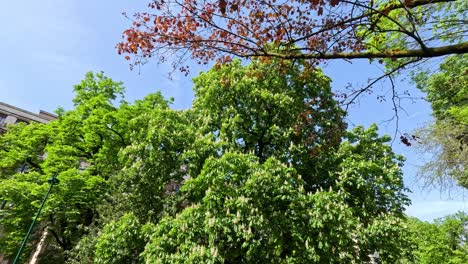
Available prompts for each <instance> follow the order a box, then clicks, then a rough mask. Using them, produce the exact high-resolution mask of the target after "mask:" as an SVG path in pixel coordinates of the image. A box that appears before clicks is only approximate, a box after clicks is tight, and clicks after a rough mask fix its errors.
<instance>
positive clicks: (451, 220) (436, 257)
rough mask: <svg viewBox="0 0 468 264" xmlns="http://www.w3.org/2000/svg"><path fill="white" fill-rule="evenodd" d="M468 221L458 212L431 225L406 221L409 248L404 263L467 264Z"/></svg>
mask: <svg viewBox="0 0 468 264" xmlns="http://www.w3.org/2000/svg"><path fill="white" fill-rule="evenodd" d="M467 221H468V218H467V216H466V214H465V213H463V212H458V213H456V214H454V215H449V216H446V217H444V218H440V219H437V220H435V222H434V223H428V222H423V221H420V220H418V219H415V218H409V219H408V228H409V231H410V241H411V244H412V246H411V248H410V249H409V250H408V251H409V252H408V257H407V258H406V259H405V261H407V262H404V261H403V263H408V262H409V263H423V264H430V263H434V264H436V263H453V264H455V263H466V262H467V261H468V257H467V256H468V247H467V244H466V240H467V238H468V233H467V231H468V230H467V229H466V225H467V223H468V222H467Z"/></svg>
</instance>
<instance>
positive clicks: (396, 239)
mask: <svg viewBox="0 0 468 264" xmlns="http://www.w3.org/2000/svg"><path fill="white" fill-rule="evenodd" d="M311 67H312V65H310V64H309V63H307V62H306V61H296V62H292V61H281V60H269V61H263V62H262V61H259V60H256V61H253V62H252V63H251V64H249V65H242V64H241V63H240V61H236V60H235V61H233V63H231V64H229V65H225V66H218V67H215V68H213V69H211V70H209V71H207V72H205V73H201V74H200V75H199V76H198V77H197V78H195V80H194V82H195V88H194V90H195V95H196V98H195V100H194V104H193V107H192V108H191V109H188V110H183V111H180V110H179V111H178V110H172V109H170V108H169V101H167V100H165V99H164V98H163V97H162V96H161V95H160V94H152V95H149V96H147V97H145V98H144V99H143V100H138V101H136V102H134V103H128V102H126V101H124V100H120V102H118V101H116V100H119V99H121V98H122V95H123V86H122V84H121V83H118V82H115V81H113V80H111V79H110V78H108V77H105V76H104V75H102V74H100V73H99V74H92V73H89V74H88V75H87V76H86V78H85V80H84V81H83V82H81V83H80V84H79V85H77V86H75V92H76V97H75V99H74V103H75V108H74V109H73V110H70V111H64V110H61V111H60V117H59V119H58V120H56V121H53V122H51V123H49V124H45V125H44V124H43V125H38V124H29V125H25V124H20V125H14V126H11V127H9V129H8V132H7V133H6V135H4V136H2V137H0V140H1V141H2V144H1V146H2V150H1V151H2V155H0V166H1V173H2V174H1V176H2V185H1V186H0V197H1V199H2V200H6V201H7V206H6V207H5V208H4V209H3V210H1V211H0V212H1V218H0V225H1V227H2V230H3V231H2V232H3V234H2V235H3V237H2V247H1V248H2V253H6V254H10V255H11V254H12V253H14V249H15V246H16V245H18V243H19V241H20V238H21V236H22V235H23V234H24V233H25V232H26V228H27V225H28V224H29V221H30V219H31V217H32V214H33V213H34V211H35V208H37V206H38V201H39V200H40V198H41V196H42V194H43V193H44V191H45V189H46V184H45V183H46V180H45V179H46V177H47V175H50V173H52V172H56V171H58V172H59V176H58V178H59V179H60V180H61V182H60V184H59V185H58V186H57V189H56V190H55V191H54V192H53V193H52V194H51V197H50V199H49V200H48V201H47V208H45V209H44V211H43V214H42V217H41V219H40V223H39V224H38V226H37V227H36V229H35V232H34V234H35V235H36V237H37V236H38V235H39V234H41V232H42V230H43V229H45V228H46V229H47V230H50V232H52V234H53V236H52V238H50V239H49V240H48V241H49V246H48V250H49V251H51V249H53V248H58V249H56V253H55V254H57V255H59V256H60V257H61V258H62V261H66V262H68V263H141V262H150V263H158V262H160V263H165V262H171V261H172V262H174V263H182V262H184V263H185V262H200V261H201V262H216V263H218V262H226V263H239V262H244V263H250V262H257V261H260V260H262V261H263V260H269V261H270V262H273V263H286V262H299V263H322V262H330V263H342V262H362V261H367V260H368V259H369V255H370V254H373V253H374V252H376V251H377V252H379V254H380V256H381V257H382V259H383V260H384V261H385V262H388V263H393V262H394V261H395V260H397V259H399V258H401V255H402V253H403V251H402V249H403V248H404V247H405V245H407V244H406V243H407V239H405V237H404V236H401V235H400V234H402V232H404V229H403V228H404V219H405V217H404V214H403V212H404V207H405V206H406V205H408V204H409V199H408V198H407V196H406V195H405V193H404V192H405V191H406V188H405V186H404V185H403V180H402V171H401V166H402V162H403V158H402V157H401V156H398V155H396V154H394V153H393V152H392V150H391V148H390V146H388V145H387V144H386V143H387V142H388V141H389V140H390V138H389V137H387V136H384V137H379V136H378V133H377V127H376V126H375V125H374V126H371V127H370V128H368V129H364V128H363V127H357V128H355V129H353V130H351V131H347V130H346V124H345V122H344V121H343V120H342V117H343V111H342V110H341V109H340V108H339V107H338V104H337V102H336V101H335V100H334V99H333V94H332V93H331V90H330V80H329V78H327V77H326V76H324V75H323V73H321V71H320V70H318V69H313V68H311ZM44 153H45V154H46V155H42V154H44ZM39 154H41V155H42V157H40V158H39V157H38V155H39ZM84 162H85V163H84ZM22 164H26V166H27V169H24V170H22V171H17V168H19V167H21V165H22ZM84 165H86V166H84ZM26 193H27V194H28V195H26ZM29 193H33V194H34V195H29ZM32 241H35V239H33V240H32ZM32 245H34V242H31V244H30V246H32Z"/></svg>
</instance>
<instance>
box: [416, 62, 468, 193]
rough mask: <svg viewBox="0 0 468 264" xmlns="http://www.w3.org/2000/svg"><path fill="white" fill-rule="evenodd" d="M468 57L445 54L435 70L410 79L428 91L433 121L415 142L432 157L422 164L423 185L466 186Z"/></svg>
mask: <svg viewBox="0 0 468 264" xmlns="http://www.w3.org/2000/svg"><path fill="white" fill-rule="evenodd" d="M467 69H468V56H467V55H457V56H451V57H447V58H446V59H445V60H444V62H443V63H442V64H441V65H440V68H439V70H438V71H437V72H435V73H430V72H420V73H418V74H416V75H415V76H414V77H413V79H414V81H415V83H416V84H417V86H418V88H420V89H421V90H422V91H424V92H426V93H427V100H428V101H429V102H430V103H431V106H432V109H433V116H434V119H435V121H434V123H433V124H430V125H429V126H428V127H425V128H422V129H420V130H419V131H417V133H416V134H417V135H418V136H419V142H420V143H421V144H416V146H418V147H419V148H420V149H421V150H422V151H423V152H426V153H432V154H433V156H432V158H431V159H430V160H429V161H428V162H427V163H426V164H424V165H423V166H422V168H421V171H420V172H421V176H422V177H423V179H424V180H425V183H426V185H434V183H435V184H436V186H442V187H444V186H446V185H447V184H448V183H450V181H451V180H455V181H457V183H458V184H459V185H460V186H463V187H465V188H468V172H467V171H466V168H467V167H468V88H467V87H468V77H467V74H466V71H467Z"/></svg>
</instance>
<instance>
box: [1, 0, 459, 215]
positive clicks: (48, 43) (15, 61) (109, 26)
mask: <svg viewBox="0 0 468 264" xmlns="http://www.w3.org/2000/svg"><path fill="white" fill-rule="evenodd" d="M148 2H149V1H146V0H140V1H132V0H112V1H92V0H41V1H32V0H29V1H28V0H26V1H0V25H1V34H2V40H1V41H0V58H1V59H2V63H1V64H0V101H2V102H5V103H8V104H12V105H15V106H18V107H21V108H24V109H27V110H29V111H32V112H38V111H39V110H40V109H42V110H46V111H50V112H52V111H54V110H55V109H56V108H57V107H58V106H62V107H64V108H65V109H70V108H71V107H72V103H71V100H72V98H73V93H72V89H73V88H72V87H73V85H74V84H77V83H78V82H79V81H80V80H81V79H82V78H83V77H84V75H85V73H86V72H87V71H101V70H102V71H104V72H105V74H106V75H107V76H109V77H111V78H113V79H114V80H119V81H123V82H124V83H125V86H126V88H127V96H126V99H127V100H128V101H132V100H134V99H137V98H142V97H144V96H145V95H146V94H148V93H151V92H154V91H157V90H160V91H162V93H163V94H164V95H165V96H167V97H174V98H175V103H174V108H179V109H181V108H188V107H190V106H191V101H192V99H193V92H192V90H191V87H192V82H191V78H190V76H189V77H185V76H183V75H182V74H178V73H175V75H174V76H173V78H172V80H169V79H168V78H167V74H168V72H169V70H170V67H168V66H167V65H157V64H156V63H154V62H153V63H149V64H146V65H144V66H143V67H142V68H140V69H136V70H133V71H131V70H130V69H129V67H128V63H127V62H126V61H125V60H124V59H123V57H121V56H119V55H117V52H116V50H115V45H116V43H117V42H118V41H119V40H120V39H121V33H122V31H123V30H124V29H126V28H127V27H128V26H129V24H130V21H128V20H127V19H125V18H124V16H123V15H122V12H127V13H128V14H132V13H133V12H134V11H138V10H139V11H141V10H145V8H146V5H147V3H148ZM195 69H198V70H201V69H200V68H195ZM205 69H206V68H205ZM198 70H194V68H192V71H198ZM324 70H325V73H327V74H328V75H329V76H330V77H332V79H333V87H334V88H335V89H340V88H343V87H344V86H345V85H346V84H347V83H348V82H352V83H354V85H359V84H361V85H362V84H364V83H365V81H366V80H367V78H368V77H372V76H376V75H378V74H379V73H380V70H379V68H378V66H375V65H369V63H368V62H367V61H365V60H361V61H355V62H353V63H352V64H350V63H348V62H333V63H330V64H329V65H327V66H326V67H325V69H324ZM194 73H195V74H196V72H194ZM194 73H192V77H193V74H194ZM384 85H385V84H382V85H380V86H382V87H381V88H383V90H381V89H380V88H379V87H378V89H377V90H376V91H377V92H376V93H374V94H371V95H368V96H366V98H364V99H362V100H361V101H360V103H359V104H358V105H355V106H354V107H353V108H352V109H351V114H350V120H351V121H352V122H353V124H355V125H365V126H368V125H370V124H372V123H374V122H375V123H377V124H379V127H380V128H381V132H382V133H383V134H391V135H393V132H394V129H395V123H394V122H390V123H385V122H383V121H385V120H387V119H389V118H391V117H392V114H393V112H392V107H391V105H390V104H389V103H380V102H378V101H377V100H376V99H375V98H376V96H377V95H379V94H381V93H385V86H384ZM398 87H399V89H405V88H408V89H410V91H411V92H412V95H413V96H423V95H422V94H420V93H418V91H417V90H415V89H414V87H411V85H410V84H408V82H405V81H400V82H398ZM404 108H405V110H406V111H407V114H405V113H403V112H402V113H401V115H400V123H399V128H400V130H401V131H403V132H411V130H413V129H415V128H417V127H418V126H422V125H424V124H425V123H427V122H429V121H430V107H429V106H428V104H427V103H425V102H424V101H422V100H419V101H417V102H415V103H411V102H405V103H404ZM393 147H394V149H395V151H396V152H397V153H400V154H403V155H405V156H406V157H407V162H406V165H405V167H404V173H405V183H406V184H407V186H408V187H409V188H410V189H412V191H413V192H412V193H411V194H410V198H411V199H412V201H413V204H412V205H411V206H410V207H409V208H408V209H407V213H408V214H409V215H412V216H416V217H419V218H421V219H424V220H432V219H434V218H435V217H441V216H444V215H446V214H449V213H453V212H456V211H457V210H465V211H466V210H468V202H467V201H466V200H467V199H466V198H465V196H468V192H466V191H464V190H462V189H459V188H458V189H457V188H455V189H453V190H452V193H451V195H450V197H449V195H447V194H441V193H440V192H438V191H427V190H421V189H420V188H419V187H418V184H417V182H416V180H415V174H416V172H417V166H418V164H421V161H420V159H419V158H418V157H419V156H420V155H419V154H417V153H416V152H414V150H413V149H412V148H408V147H406V146H404V145H402V144H401V143H399V142H398V141H395V142H394V144H393Z"/></svg>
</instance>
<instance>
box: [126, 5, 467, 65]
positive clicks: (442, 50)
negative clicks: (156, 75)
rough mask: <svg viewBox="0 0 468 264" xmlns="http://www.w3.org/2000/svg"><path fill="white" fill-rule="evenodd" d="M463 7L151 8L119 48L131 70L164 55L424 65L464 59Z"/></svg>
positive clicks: (136, 19)
mask: <svg viewBox="0 0 468 264" xmlns="http://www.w3.org/2000/svg"><path fill="white" fill-rule="evenodd" d="M466 5H467V4H466V1H462V0H409V1H399V0H398V1H397V0H377V1H359V0H330V1H323V0H315V1H304V0H296V1H276V0H267V1H251V0H231V1H225V0H222V1H188V0H187V1H167V0H164V1H159V0H154V1H150V3H149V5H148V7H149V9H150V11H148V12H142V13H136V14H135V15H134V21H133V24H132V27H131V28H130V29H128V30H125V31H124V32H123V38H124V40H123V41H122V42H121V43H119V44H118V45H117V48H118V51H119V53H124V54H129V55H135V63H136V64H138V63H141V62H144V61H145V60H146V59H148V58H151V57H155V58H156V59H157V60H159V61H160V62H163V61H165V60H167V59H168V56H169V55H170V54H172V55H174V54H175V55H178V58H177V60H176V64H175V65H179V63H181V62H183V61H184V59H185V58H194V59H196V60H197V61H198V62H200V63H207V62H208V61H210V60H214V59H216V60H217V61H219V62H226V61H230V59H231V57H232V56H234V57H242V58H253V57H278V58H282V59H297V58H301V59H308V60H312V61H320V60H333V59H358V58H366V59H373V58H390V59H392V60H396V59H399V58H403V59H404V58H412V59H417V58H430V57H437V56H444V55H448V54H457V53H466V52H467V51H468V43H467V42H466V27H465V26H464V25H465V24H466ZM271 44H273V45H271ZM126 58H127V59H130V56H128V55H127V56H126ZM404 61H405V60H404ZM400 66H401V67H403V66H406V65H405V64H403V63H402V64H401V65H400ZM181 69H182V70H183V71H185V70H187V68H186V67H182V68H181Z"/></svg>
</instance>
